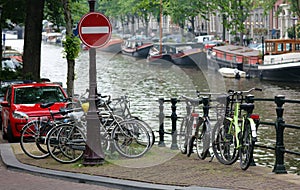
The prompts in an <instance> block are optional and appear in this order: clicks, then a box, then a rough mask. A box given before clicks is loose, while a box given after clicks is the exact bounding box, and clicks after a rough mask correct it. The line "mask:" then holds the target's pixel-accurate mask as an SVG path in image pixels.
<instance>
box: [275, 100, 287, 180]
mask: <svg viewBox="0 0 300 190" xmlns="http://www.w3.org/2000/svg"><path fill="white" fill-rule="evenodd" d="M275 103H276V105H277V108H276V114H277V119H276V122H275V128H276V145H275V156H276V161H275V165H274V169H273V172H275V173H276V174H286V173H287V171H286V168H285V165H284V150H285V147H284V144H283V132H284V123H285V122H284V120H283V111H284V109H283V108H282V106H283V104H284V103H285V96H283V95H278V96H275Z"/></svg>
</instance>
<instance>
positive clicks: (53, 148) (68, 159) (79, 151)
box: [47, 124, 86, 163]
mask: <svg viewBox="0 0 300 190" xmlns="http://www.w3.org/2000/svg"><path fill="white" fill-rule="evenodd" d="M85 141H86V138H85V135H84V133H83V132H82V131H81V130H80V129H79V128H78V127H76V126H75V125H71V124H62V125H59V126H57V127H55V128H53V129H52V130H51V131H50V132H49V135H48V138H47V148H48V150H49V153H50V155H51V157H52V158H53V159H55V160H56V161H58V162H60V163H73V162H76V161H77V160H79V159H80V158H81V157H82V156H83V154H84V150H85Z"/></svg>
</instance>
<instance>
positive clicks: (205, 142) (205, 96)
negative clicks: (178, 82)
mask: <svg viewBox="0 0 300 190" xmlns="http://www.w3.org/2000/svg"><path fill="white" fill-rule="evenodd" d="M219 94H220V93H209V92H199V91H197V95H198V97H199V103H200V104H203V106H202V109H203V116H199V114H197V113H192V114H191V116H192V117H193V120H194V121H193V129H192V135H191V137H190V139H189V140H188V149H187V156H190V155H191V153H192V152H193V148H194V147H196V151H197V155H198V157H199V158H200V159H202V160H204V159H205V158H206V157H207V156H210V151H209V149H210V142H211V121H210V117H209V110H210V109H211V108H213V107H212V106H211V105H210V102H212V99H211V96H212V95H219ZM222 100H223V97H222V96H221V97H218V98H217V99H216V101H217V102H221V101H222ZM215 108H216V109H220V108H219V107H218V106H216V107H215ZM217 111H218V110H217ZM195 141H196V143H194V142H195Z"/></svg>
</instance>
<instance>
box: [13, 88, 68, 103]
mask: <svg viewBox="0 0 300 190" xmlns="http://www.w3.org/2000/svg"><path fill="white" fill-rule="evenodd" d="M64 98H65V97H64V95H63V93H62V91H61V89H60V88H59V87H52V86H47V87H23V88H16V89H15V96H14V103H15V104H36V103H46V102H63V101H64Z"/></svg>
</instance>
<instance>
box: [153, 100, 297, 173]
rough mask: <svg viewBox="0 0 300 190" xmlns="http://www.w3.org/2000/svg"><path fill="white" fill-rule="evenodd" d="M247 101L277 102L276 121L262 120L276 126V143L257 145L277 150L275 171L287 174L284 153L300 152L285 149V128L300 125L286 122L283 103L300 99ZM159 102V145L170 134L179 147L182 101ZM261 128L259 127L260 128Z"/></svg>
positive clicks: (263, 122)
mask: <svg viewBox="0 0 300 190" xmlns="http://www.w3.org/2000/svg"><path fill="white" fill-rule="evenodd" d="M245 101H246V102H247V103H254V102H256V101H257V102H258V101H268V102H274V103H275V104H276V108H275V109H276V120H275V121H274V122H266V121H260V125H268V126H274V127H275V130H276V144H275V146H274V147H272V146H264V145H257V144H256V145H255V146H256V147H260V148H266V149H270V150H274V151H275V164H274V168H273V171H272V172H274V173H276V174H285V173H287V170H286V167H285V164H284V154H285V153H289V154H294V155H298V156H299V155H300V152H295V151H292V150H287V149H285V146H284V129H285V128H292V129H297V130H298V129H300V126H298V125H293V124H287V123H285V121H284V119H283V113H284V108H283V105H284V104H285V103H291V104H300V100H288V99H285V96H283V95H277V96H275V97H274V98H254V96H253V95H249V96H246V99H245ZM158 102H159V115H158V117H159V142H158V146H165V143H164V135H165V134H169V135H172V144H171V149H178V145H177V128H176V126H177V119H178V118H180V117H178V116H177V113H176V109H177V107H176V104H177V103H178V102H180V100H179V99H177V98H171V99H168V100H166V99H164V98H160V99H159V100H158ZM165 102H168V103H171V110H172V112H171V115H170V116H165V114H164V103H165ZM165 118H170V119H171V125H172V130H171V133H167V132H165V129H164V127H165V126H164V119H165ZM258 130H259V129H258Z"/></svg>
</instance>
